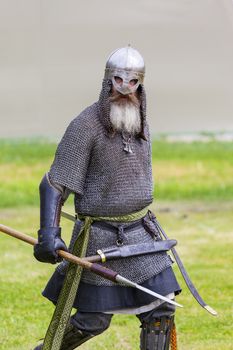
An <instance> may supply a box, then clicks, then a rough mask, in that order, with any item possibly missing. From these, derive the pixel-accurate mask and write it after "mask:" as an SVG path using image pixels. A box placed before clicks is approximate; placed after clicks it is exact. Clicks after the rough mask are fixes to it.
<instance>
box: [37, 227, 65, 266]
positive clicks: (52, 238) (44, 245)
mask: <svg viewBox="0 0 233 350" xmlns="http://www.w3.org/2000/svg"><path fill="white" fill-rule="evenodd" d="M59 249H61V250H65V251H67V247H66V244H65V242H64V241H63V240H62V239H61V228H60V227H48V228H42V229H40V230H39V231H38V243H37V244H36V245H35V246H34V256H35V258H36V259H37V260H39V261H41V262H45V263H51V264H56V263H57V262H60V261H62V258H61V257H60V256H58V254H57V252H56V251H57V250H59Z"/></svg>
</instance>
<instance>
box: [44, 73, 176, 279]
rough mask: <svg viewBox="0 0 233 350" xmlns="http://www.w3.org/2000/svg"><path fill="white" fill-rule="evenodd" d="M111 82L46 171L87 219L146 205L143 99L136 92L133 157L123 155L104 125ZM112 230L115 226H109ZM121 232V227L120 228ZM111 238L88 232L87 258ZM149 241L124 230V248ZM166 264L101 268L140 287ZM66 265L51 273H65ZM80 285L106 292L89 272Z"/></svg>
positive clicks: (162, 260)
mask: <svg viewBox="0 0 233 350" xmlns="http://www.w3.org/2000/svg"><path fill="white" fill-rule="evenodd" d="M111 84H112V83H111V81H110V80H105V79H104V80H103V85H102V91H101V94H100V97H99V101H98V102H97V103H94V104H93V105H92V106H90V107H88V108H86V109H85V110H84V111H83V112H82V113H81V114H80V115H79V116H78V117H77V118H75V119H74V120H73V121H72V122H71V123H70V125H69V126H68V128H67V130H66V132H65V134H64V136H63V138H62V140H61V142H60V144H59V145H58V149H57V152H56V155H55V159H54V162H53V164H52V166H51V169H50V178H51V180H52V181H53V182H55V183H58V184H60V185H62V186H65V187H66V188H68V189H69V190H71V191H72V192H74V194H75V209H76V212H77V213H79V214H83V215H90V216H118V215H124V214H129V213H132V212H136V211H139V210H141V209H143V208H145V207H147V206H148V205H149V204H151V203H152V200H153V197H152V189H153V186H152V170H151V144H150V136H149V128H148V125H147V122H146V94H145V90H144V87H143V86H142V85H140V86H139V88H138V92H139V98H140V101H141V107H140V110H141V131H140V133H139V134H138V135H135V136H134V137H132V141H131V147H132V150H133V153H131V154H129V153H126V152H125V151H124V150H123V149H124V145H123V140H122V135H121V133H119V132H115V131H114V130H113V128H112V125H111V122H110V116H109V112H110V103H109V95H110V91H111ZM80 225H81V222H80V221H77V222H76V224H75V226H74V230H73V234H72V239H71V243H70V251H72V247H73V245H74V242H75V240H76V238H77V235H78V232H79V230H80ZM115 225H117V224H115ZM125 226H127V224H125ZM116 239H117V237H116V233H114V232H111V231H110V230H107V229H106V228H105V229H104V228H100V227H95V224H94V225H93V226H92V228H91V233H90V240H89V244H88V248H87V255H95V254H96V251H97V250H98V249H101V248H107V247H110V246H114V245H115V244H116ZM152 239H153V238H152V237H151V236H150V234H149V233H148V232H147V231H146V230H145V229H144V227H143V226H142V225H141V227H137V228H136V229H135V228H134V229H132V230H130V229H129V230H127V233H125V237H124V244H136V243H145V242H150V241H151V240H152ZM171 264H172V261H171V258H170V256H169V255H167V254H166V253H157V254H150V255H145V256H140V257H130V258H127V259H120V260H115V261H109V262H106V263H105V264H104V265H105V266H107V267H109V268H111V269H113V270H115V271H117V272H119V273H120V274H121V275H122V276H124V277H126V278H129V279H131V280H133V281H135V282H136V283H142V282H143V281H145V280H147V279H149V278H150V277H152V276H154V275H156V274H158V273H160V272H161V271H162V270H164V269H166V268H167V267H168V266H170V265H171ZM66 267H67V263H66V262H62V263H61V264H60V265H59V266H58V268H57V270H58V272H60V273H65V270H66ZM82 281H84V282H86V283H90V284H94V285H104V286H112V285H114V283H112V282H111V281H108V280H105V279H104V278H102V277H100V276H97V275H95V274H93V273H92V272H89V271H84V272H83V274H82Z"/></svg>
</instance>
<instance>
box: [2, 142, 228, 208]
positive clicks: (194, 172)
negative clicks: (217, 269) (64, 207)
mask: <svg viewBox="0 0 233 350" xmlns="http://www.w3.org/2000/svg"><path fill="white" fill-rule="evenodd" d="M0 150H1V151H0V181H1V184H2V185H1V186H0V198H1V201H0V207H1V208H6V207H13V206H17V207H20V206H24V205H33V206H36V205H38V202H39V197H38V184H39V182H40V180H41V178H42V176H43V175H44V173H45V172H46V171H48V170H49V167H50V165H51V162H52V160H53V157H54V152H55V150H56V144H55V143H52V142H48V141H46V140H36V139H35V140H15V141H12V140H0ZM153 174H154V183H155V190H154V196H155V198H159V199H163V200H184V199H192V200H193V199H195V200H202V201H203V200H204V201H213V200H232V199H233V176H232V174H233V143H231V142H216V141H211V142H208V143H203V142H193V143H190V144H188V143H180V142H174V143H169V142H166V141H158V140H157V141H154V142H153Z"/></svg>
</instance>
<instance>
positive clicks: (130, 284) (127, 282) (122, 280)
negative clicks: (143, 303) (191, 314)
mask: <svg viewBox="0 0 233 350" xmlns="http://www.w3.org/2000/svg"><path fill="white" fill-rule="evenodd" d="M115 278H116V281H117V282H119V283H123V284H125V285H126V286H128V287H133V288H136V289H140V290H141V291H143V292H145V293H147V294H150V295H152V296H153V297H155V298H158V299H161V300H163V301H166V302H167V303H169V304H172V305H175V306H178V307H183V305H181V304H178V303H177V302H176V301H174V300H171V299H168V298H166V297H164V296H163V295H160V294H158V293H156V292H154V291H152V290H150V289H148V288H145V287H142V286H140V285H139V284H137V283H135V282H132V281H130V280H128V279H127V278H125V277H123V276H121V275H117V276H116V277H115Z"/></svg>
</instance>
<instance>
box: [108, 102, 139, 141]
mask: <svg viewBox="0 0 233 350" xmlns="http://www.w3.org/2000/svg"><path fill="white" fill-rule="evenodd" d="M110 120H111V123H112V125H113V127H114V129H116V130H118V131H121V130H123V131H127V132H129V133H130V134H136V133H138V132H139V131H140V130H141V117H140V112H139V108H138V107H137V106H135V104H133V103H130V102H128V103H126V104H120V105H119V104H118V103H117V102H112V103H111V106H110Z"/></svg>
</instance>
